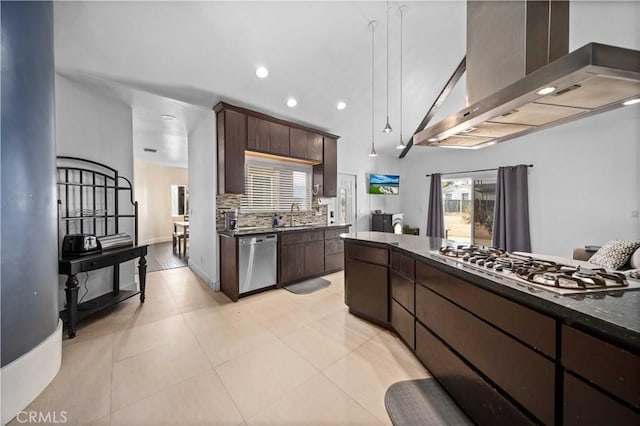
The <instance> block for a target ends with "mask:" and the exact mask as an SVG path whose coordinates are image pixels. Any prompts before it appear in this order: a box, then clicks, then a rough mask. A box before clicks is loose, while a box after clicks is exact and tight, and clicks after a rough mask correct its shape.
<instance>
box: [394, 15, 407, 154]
mask: <svg viewBox="0 0 640 426" xmlns="http://www.w3.org/2000/svg"><path fill="white" fill-rule="evenodd" d="M406 8H407V6H404V5H403V6H400V7H399V8H398V13H399V14H400V142H399V143H398V145H396V149H405V148H406V147H407V146H406V145H405V144H404V141H403V140H402V29H403V25H402V24H403V21H404V11H405V9H406Z"/></svg>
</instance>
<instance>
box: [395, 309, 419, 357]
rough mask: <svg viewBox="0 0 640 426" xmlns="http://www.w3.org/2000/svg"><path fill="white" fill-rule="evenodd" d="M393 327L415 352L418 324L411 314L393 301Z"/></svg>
mask: <svg viewBox="0 0 640 426" xmlns="http://www.w3.org/2000/svg"><path fill="white" fill-rule="evenodd" d="M391 326H392V327H393V329H394V330H395V331H396V332H397V333H398V335H399V336H400V337H401V338H402V340H404V342H405V343H406V344H407V346H409V347H410V348H411V349H413V350H415V348H416V345H415V340H414V339H415V330H416V328H415V327H416V323H415V319H414V317H413V315H412V314H411V312H409V311H407V310H406V309H405V308H404V307H403V306H402V305H401V304H399V303H398V302H396V301H395V299H391Z"/></svg>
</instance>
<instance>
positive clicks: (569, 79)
mask: <svg viewBox="0 0 640 426" xmlns="http://www.w3.org/2000/svg"><path fill="white" fill-rule="evenodd" d="M594 76H604V77H613V78H622V79H627V80H635V81H640V51H637V50H632V49H626V48H621V47H615V46H608V45H604V44H599V43H589V44H587V45H585V46H583V47H581V48H580V49H577V50H575V51H573V52H571V53H569V54H568V55H565V56H563V57H561V58H559V59H557V60H555V61H553V62H551V63H550V64H548V65H546V66H544V67H542V68H539V69H538V70H536V71H533V72H532V73H531V74H529V75H527V76H525V77H524V78H522V79H520V80H518V81H516V82H515V83H513V84H511V85H509V86H507V87H505V88H504V89H502V90H500V91H498V92H497V93H495V94H493V95H491V96H488V97H486V98H484V99H482V100H481V101H479V102H477V103H475V104H473V105H470V106H468V107H465V108H464V109H462V110H460V111H458V112H457V113H455V114H453V115H451V116H449V117H447V118H445V119H444V120H442V121H440V122H438V123H436V124H434V125H433V126H431V127H428V128H427V129H425V130H423V131H422V132H419V133H416V134H415V135H414V137H413V141H414V143H415V144H417V145H422V146H446V142H445V141H444V139H446V138H449V137H451V136H453V135H457V134H460V135H465V133H464V132H463V131H464V130H466V129H469V128H473V127H476V126H478V125H480V124H482V123H484V122H491V120H492V119H496V118H498V117H501V116H503V115H505V114H508V113H509V112H511V111H513V110H516V109H517V108H520V107H523V106H524V105H526V104H530V103H532V102H535V101H536V100H541V99H542V98H545V97H546V96H548V95H539V94H538V93H537V92H538V90H540V89H542V88H544V87H549V86H554V87H557V89H558V90H557V91H562V90H563V89H566V88H569V87H571V86H573V85H576V84H579V83H581V82H584V81H585V80H587V79H589V78H591V77H594ZM577 90H580V89H577ZM639 94H640V92H637V93H629V94H628V97H626V98H625V99H628V98H633V97H635V96H638V95H639ZM625 99H621V100H620V102H618V101H615V102H612V103H610V104H607V105H604V106H602V107H600V108H594V109H584V112H581V113H578V114H576V115H572V116H570V117H566V118H561V119H558V120H555V121H552V122H549V123H545V124H542V125H538V126H534V127H530V128H527V129H525V130H523V131H520V132H517V133H513V134H510V135H507V136H502V137H495V138H491V140H490V141H485V142H483V143H481V144H478V145H475V146H474V147H473V148H475V149H477V148H482V147H484V146H489V145H493V144H495V143H498V142H503V141H506V140H509V139H513V138H515V137H519V136H523V135H525V134H527V133H532V132H535V131H538V130H542V129H544V128H549V127H553V126H557V125H559V124H563V123H566V122H569V121H574V120H577V119H580V118H584V117H586V116H589V115H593V114H598V113H601V112H605V111H609V110H612V109H615V108H618V107H622V104H621V102H622V101H624V100H625ZM536 105H546V104H538V103H536ZM549 107H555V105H549ZM491 124H494V123H493V122H491ZM461 132H463V133H461ZM434 138H435V139H437V141H433V139H434ZM430 139H431V141H430Z"/></svg>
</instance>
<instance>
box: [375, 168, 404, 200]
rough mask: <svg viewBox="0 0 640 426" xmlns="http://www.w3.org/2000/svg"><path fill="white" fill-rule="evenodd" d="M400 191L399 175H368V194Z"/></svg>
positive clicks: (386, 193) (393, 193)
mask: <svg viewBox="0 0 640 426" xmlns="http://www.w3.org/2000/svg"><path fill="white" fill-rule="evenodd" d="M399 192H400V176H398V175H379V174H373V173H372V174H370V175H369V194H383V195H397V194H398V193H399Z"/></svg>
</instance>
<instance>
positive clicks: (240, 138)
mask: <svg viewBox="0 0 640 426" xmlns="http://www.w3.org/2000/svg"><path fill="white" fill-rule="evenodd" d="M217 133H218V193H219V194H242V193H244V151H245V149H246V147H247V116H246V115H244V114H242V113H239V112H236V111H232V110H220V111H217Z"/></svg>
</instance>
